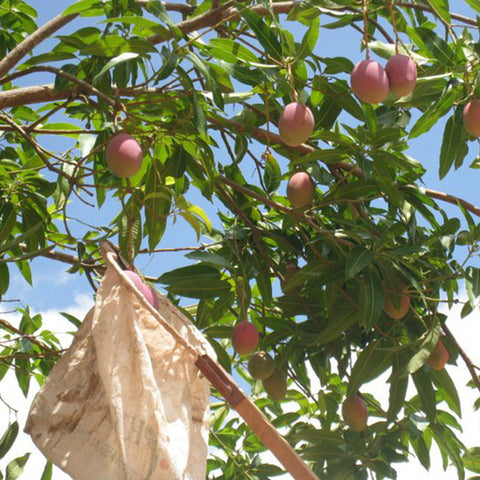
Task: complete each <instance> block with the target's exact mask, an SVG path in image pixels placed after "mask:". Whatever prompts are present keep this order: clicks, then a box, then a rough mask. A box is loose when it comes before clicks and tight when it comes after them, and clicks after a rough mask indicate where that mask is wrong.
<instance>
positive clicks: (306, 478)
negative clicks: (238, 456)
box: [195, 355, 318, 480]
mask: <svg viewBox="0 0 480 480" xmlns="http://www.w3.org/2000/svg"><path fill="white" fill-rule="evenodd" d="M195 365H196V366H197V367H198V369H199V370H200V371H201V372H202V373H203V374H204V375H205V377H207V379H208V380H209V381H210V383H211V384H212V385H213V386H214V387H215V388H216V389H217V390H218V391H219V393H221V394H222V396H223V397H224V398H225V400H226V401H227V402H228V403H229V405H230V406H231V407H232V408H234V409H235V410H236V411H237V412H238V414H239V415H240V416H241V417H242V418H243V419H244V420H245V423H246V424H247V425H248V426H249V427H250V428H251V429H252V431H253V433H254V434H255V435H256V436H257V437H258V439H259V440H260V441H261V442H262V443H263V445H265V447H267V448H268V449H269V450H270V451H271V452H272V453H273V454H274V455H275V457H276V458H277V459H278V461H279V462H280V463H281V464H282V465H283V466H284V467H285V470H286V471H287V472H288V473H290V475H292V477H293V478H294V479H295V480H318V477H317V476H316V475H315V474H314V473H313V472H312V470H311V469H310V468H309V467H308V466H307V464H306V463H305V462H304V461H303V460H302V459H301V458H300V456H299V455H298V454H297V452H296V451H295V450H294V449H293V448H292V447H291V445H290V444H289V443H288V442H287V441H286V440H285V439H284V438H283V437H282V436H281V435H280V434H279V433H278V430H277V429H276V428H275V427H274V426H273V425H272V424H271V423H270V422H269V421H268V419H267V418H266V417H265V415H263V413H262V412H261V411H260V410H259V408H258V407H257V406H256V405H255V404H254V403H253V402H252V401H251V400H250V399H249V398H248V397H247V396H246V395H245V393H243V392H242V390H240V388H239V387H238V385H237V384H236V383H235V381H234V380H233V378H232V377H231V376H230V375H229V374H228V373H227V372H226V371H225V370H224V369H223V368H222V367H221V366H220V365H219V364H218V363H217V362H216V361H215V360H213V359H212V358H210V357H209V356H208V355H202V356H199V357H198V359H197V361H196V362H195Z"/></svg>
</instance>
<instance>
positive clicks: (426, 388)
mask: <svg viewBox="0 0 480 480" xmlns="http://www.w3.org/2000/svg"><path fill="white" fill-rule="evenodd" d="M412 378H413V383H414V384H415V387H416V389H417V392H418V396H419V398H420V404H421V406H422V410H423V411H424V412H425V413H426V414H427V417H428V418H429V419H430V420H431V421H433V420H435V417H436V416H437V402H436V400H435V390H434V389H433V386H432V380H431V378H430V376H429V375H428V374H427V373H426V371H425V370H424V369H423V368H421V369H420V370H417V371H416V372H415V373H414V374H413V375H412Z"/></svg>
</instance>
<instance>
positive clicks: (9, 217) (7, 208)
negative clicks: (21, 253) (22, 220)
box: [0, 203, 17, 242]
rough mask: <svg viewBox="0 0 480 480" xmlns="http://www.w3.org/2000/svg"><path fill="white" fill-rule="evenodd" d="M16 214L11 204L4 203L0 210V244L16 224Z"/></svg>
mask: <svg viewBox="0 0 480 480" xmlns="http://www.w3.org/2000/svg"><path fill="white" fill-rule="evenodd" d="M16 218H17V212H16V210H15V208H14V207H13V205H12V204H11V203H4V204H3V205H2V207H1V210H0V242H3V241H4V240H5V239H6V238H8V236H9V235H10V233H11V232H12V230H13V228H14V227H15V224H16Z"/></svg>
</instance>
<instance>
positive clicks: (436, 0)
mask: <svg viewBox="0 0 480 480" xmlns="http://www.w3.org/2000/svg"><path fill="white" fill-rule="evenodd" d="M427 1H428V3H429V4H430V6H431V7H432V8H433V11H434V12H435V13H436V14H437V15H438V16H439V17H440V18H442V19H443V20H444V21H445V22H446V23H448V24H450V22H451V18H450V8H449V5H448V0H427Z"/></svg>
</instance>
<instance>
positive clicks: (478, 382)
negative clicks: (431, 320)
mask: <svg viewBox="0 0 480 480" xmlns="http://www.w3.org/2000/svg"><path fill="white" fill-rule="evenodd" d="M442 330H443V331H444V332H445V334H446V335H447V337H448V338H449V339H450V340H451V341H452V342H453V343H454V344H455V346H456V347H457V350H458V353H459V354H460V356H461V357H462V360H463V361H464V362H465V365H466V366H467V368H468V371H469V372H470V376H471V377H472V380H473V383H474V384H475V386H476V387H477V389H478V391H479V392H480V379H479V378H478V375H477V372H476V371H475V367H474V366H473V363H472V361H471V360H470V357H469V356H468V355H467V354H466V353H465V350H463V348H462V347H461V346H460V344H459V343H458V342H457V339H456V338H455V337H454V336H453V334H452V332H451V331H450V329H449V328H448V327H447V326H446V325H445V324H443V325H442Z"/></svg>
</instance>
